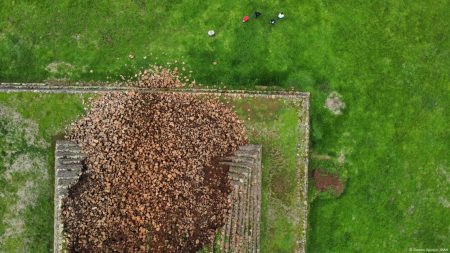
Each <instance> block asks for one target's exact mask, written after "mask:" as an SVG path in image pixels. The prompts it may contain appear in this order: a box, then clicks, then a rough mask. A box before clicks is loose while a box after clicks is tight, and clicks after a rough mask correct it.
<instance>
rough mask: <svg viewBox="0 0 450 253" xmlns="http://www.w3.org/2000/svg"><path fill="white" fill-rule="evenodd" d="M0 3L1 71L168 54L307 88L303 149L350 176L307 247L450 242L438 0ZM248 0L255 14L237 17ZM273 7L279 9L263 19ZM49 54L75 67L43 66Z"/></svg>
mask: <svg viewBox="0 0 450 253" xmlns="http://www.w3.org/2000/svg"><path fill="white" fill-rule="evenodd" d="M0 5H1V8H0V80H2V81H41V80H44V79H47V78H52V77H56V78H60V77H66V78H69V79H72V80H91V79H93V80H106V78H107V76H112V77H113V78H117V76H118V75H119V74H131V73H135V71H136V69H137V68H138V67H140V66H145V65H146V64H148V63H155V62H157V63H160V64H165V63H166V62H169V61H171V62H173V60H178V62H182V61H184V62H185V63H186V64H185V66H187V67H188V69H192V70H193V71H194V72H193V73H192V75H193V78H195V79H197V80H198V81H200V82H203V83H206V84H218V83H223V84H225V85H227V86H228V87H251V86H252V85H254V84H258V85H271V84H277V85H280V86H283V87H291V86H292V87H295V88H296V89H297V90H301V91H310V92H311V93H312V105H311V117H312V118H311V123H312V150H313V152H315V153H317V154H329V155H331V156H333V157H336V156H337V154H338V153H339V152H340V151H341V150H342V151H344V153H345V156H346V162H345V164H344V165H343V168H342V169H341V171H344V172H345V173H346V175H345V176H346V177H347V178H348V184H347V187H346V191H345V193H344V194H343V195H342V196H341V197H340V198H339V199H321V198H320V197H319V198H317V199H316V200H314V202H313V203H312V206H311V210H310V221H311V223H310V226H309V228H310V231H309V235H310V237H309V238H308V241H309V251H310V252H399V251H400V252H403V251H406V250H407V249H408V248H409V247H416V248H420V247H433V248H437V247H448V245H450V239H449V237H448V236H446V235H448V233H449V226H450V223H449V221H448V219H447V217H449V216H450V211H449V208H448V207H446V206H445V203H448V200H449V198H448V196H449V195H450V187H449V184H448V174H449V160H448V150H449V149H450V147H449V144H448V140H449V139H450V136H449V131H448V122H449V121H450V116H449V112H448V108H450V105H449V101H450V97H449V94H450V88H449V87H450V86H449V83H450V78H449V72H448V70H449V69H450V50H449V48H450V40H449V39H448V34H450V30H449V29H450V26H449V25H448V24H449V23H450V15H448V13H450V5H449V3H448V1H445V0H434V1H431V2H424V1H418V0H412V1H370V2H368V1H356V0H344V1H311V0H307V1H301V2H299V1H284V2H281V1H262V2H258V3H251V2H246V1H181V0H180V1H166V2H156V1H129V2H123V1H112V2H104V1H89V2H76V1H75V2H70V3H69V1H59V2H58V3H55V2H53V1H52V2H50V1H40V2H39V4H38V3H37V2H32V1H20V2H17V1H15V2H12V1H11V2H5V1H3V2H2V3H1V4H0ZM255 9H257V10H260V11H261V12H262V13H263V15H262V16H261V19H259V20H256V21H254V20H251V22H250V23H247V24H242V23H241V21H240V19H241V17H242V16H243V15H244V14H251V12H252V11H254V10H255ZM279 10H284V11H285V13H286V18H285V20H283V21H280V22H278V23H277V24H276V25H275V26H270V25H268V24H267V19H268V18H269V17H270V16H274V15H275V14H276V12H277V11H279ZM24 17H26V18H24ZM80 17H83V18H82V19H80ZM209 29H215V30H216V32H217V36H216V37H215V38H208V37H207V35H206V32H207V30H209ZM77 34H79V35H80V36H79V39H78V40H77V39H76V38H77V37H76V35H77ZM128 54H133V55H135V58H134V60H131V59H129V58H128ZM144 56H148V57H147V59H145V60H144V59H143V57H144ZM59 61H64V62H68V63H71V64H72V65H74V70H71V71H69V73H64V72H65V71H62V73H57V74H50V73H48V72H46V71H45V67H46V66H47V65H48V64H49V63H51V62H59ZM214 61H216V62H217V63H218V64H217V65H213V64H212V62H214ZM125 64H127V65H126V66H125ZM90 69H92V70H93V72H92V73H91V72H90V71H89V70H90ZM66 71H67V70H66ZM334 90H336V91H338V92H339V93H341V94H342V95H343V99H344V102H345V103H346V104H347V108H346V110H345V111H344V114H343V115H342V116H339V117H335V116H333V115H332V114H331V113H329V112H328V111H327V110H326V109H324V108H323V104H324V101H325V98H326V96H327V95H328V94H329V93H330V92H331V91H334ZM317 165H318V163H316V162H315V161H312V163H311V169H314V168H315V166H317ZM320 166H322V165H320ZM330 169H332V168H330ZM446 201H447V202H446ZM410 210H412V211H410Z"/></svg>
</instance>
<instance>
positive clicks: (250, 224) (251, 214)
mask: <svg viewBox="0 0 450 253" xmlns="http://www.w3.org/2000/svg"><path fill="white" fill-rule="evenodd" d="M261 149H262V147H261V145H245V146H241V147H239V149H238V150H237V151H236V152H235V153H234V155H233V156H232V157H228V158H226V159H225V160H224V161H223V162H222V164H225V165H229V166H230V167H229V168H230V171H229V173H228V177H229V179H230V182H231V186H232V192H231V195H230V199H231V203H232V208H231V210H230V213H229V214H228V217H227V219H226V221H225V226H224V227H223V228H222V229H221V231H220V238H219V242H215V243H214V246H217V245H218V247H219V252H236V253H238V252H251V253H257V252H259V240H260V217H261V215H260V212H261ZM214 246H213V247H214ZM214 252H215V251H214Z"/></svg>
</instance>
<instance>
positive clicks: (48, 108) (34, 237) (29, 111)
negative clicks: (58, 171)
mask: <svg viewBox="0 0 450 253" xmlns="http://www.w3.org/2000/svg"><path fill="white" fill-rule="evenodd" d="M83 97H84V98H87V96H86V95H84V96H83ZM81 101H82V99H81V97H80V96H79V95H50V94H46V95H42V94H41V95H40V94H34V93H17V94H4V93H0V106H2V107H1V108H0V109H4V108H7V110H13V111H16V112H18V113H19V114H20V115H21V116H22V117H23V118H24V119H27V120H30V121H31V122H33V123H31V125H30V124H28V125H27V124H25V123H20V122H23V121H21V120H19V121H18V123H17V125H15V126H14V128H15V129H13V128H11V127H12V126H8V125H7V124H1V123H2V120H8V119H3V118H1V117H0V137H1V138H6V137H7V136H9V137H11V138H9V139H8V141H6V139H1V140H0V144H1V145H0V151H2V152H12V156H11V157H9V158H8V157H6V156H5V157H3V159H0V173H1V174H0V193H1V194H4V195H5V196H6V197H5V198H0V238H3V237H4V236H5V231H7V230H8V229H9V230H10V231H13V233H18V234H16V235H14V236H8V237H5V238H6V239H5V241H4V244H1V245H0V251H1V252H49V251H50V250H51V249H52V247H53V244H52V241H53V187H54V183H53V182H54V175H53V174H54V168H53V167H54V162H53V161H54V154H53V153H54V152H53V150H54V146H53V143H52V138H53V137H54V136H55V135H58V134H61V133H62V131H63V128H64V126H65V125H66V124H67V123H68V122H70V121H71V120H72V119H74V118H75V117H77V115H80V114H81V113H82V112H83V111H84V110H83V105H82V103H81ZM9 120H11V119H9ZM34 123H35V124H34ZM33 126H35V127H36V128H37V129H30V127H31V128H32V127H33ZM33 130H35V134H36V135H34V134H33V135H32V136H34V137H36V143H35V144H32V143H30V140H29V139H22V137H23V135H20V133H21V132H22V131H31V132H33ZM14 131H18V132H17V134H14V133H13V132H14ZM3 140H5V141H6V142H3ZM21 155H23V156H25V157H39V158H40V160H42V166H43V167H40V166H38V165H37V164H34V165H32V166H31V169H30V170H29V171H25V172H15V173H14V174H12V178H11V180H7V179H6V178H5V177H4V175H5V169H6V168H8V167H10V165H11V163H12V162H14V161H17V159H21V158H20V157H21ZM40 160H38V161H40ZM40 164H41V163H40ZM23 166H25V165H23ZM27 182H31V183H32V184H33V185H34V186H33V187H32V188H30V189H26V191H27V192H26V194H25V195H26V196H23V197H19V196H18V193H19V192H20V189H22V188H23V187H26V186H25V185H26V183H27ZM23 198H30V199H31V203H30V204H27V205H26V206H25V207H24V209H21V208H19V210H20V211H19V212H17V213H11V212H14V211H15V210H17V209H15V210H13V209H11V208H13V207H14V206H16V205H18V203H19V202H20V201H22V200H21V199H23ZM24 203H28V202H24ZM8 217H9V219H5V218H8ZM11 221H18V222H22V221H23V227H22V226H20V227H21V228H20V231H19V226H14V227H11V226H13V225H14V224H8V223H9V222H11Z"/></svg>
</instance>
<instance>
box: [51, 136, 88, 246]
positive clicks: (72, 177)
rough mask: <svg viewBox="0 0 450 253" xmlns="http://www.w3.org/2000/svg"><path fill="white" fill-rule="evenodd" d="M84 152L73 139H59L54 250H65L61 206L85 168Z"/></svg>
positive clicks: (56, 164) (56, 162)
mask: <svg viewBox="0 0 450 253" xmlns="http://www.w3.org/2000/svg"><path fill="white" fill-rule="evenodd" d="M84 158H85V154H83V152H82V150H81V149H80V147H79V146H78V145H77V144H75V143H74V142H71V141H65V140H58V141H56V147H55V218H54V238H53V243H54V251H53V252H55V253H59V252H65V250H64V249H63V223H62V221H61V208H62V202H63V199H64V198H65V197H66V196H67V195H68V192H69V188H70V187H71V186H72V185H74V184H75V183H76V182H78V179H79V178H80V176H81V172H82V170H83V160H84Z"/></svg>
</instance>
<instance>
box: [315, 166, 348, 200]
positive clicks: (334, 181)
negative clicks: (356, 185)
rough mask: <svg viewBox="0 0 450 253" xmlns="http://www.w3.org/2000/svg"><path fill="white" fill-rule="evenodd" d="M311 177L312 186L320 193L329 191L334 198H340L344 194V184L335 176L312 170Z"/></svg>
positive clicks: (319, 170) (320, 170)
mask: <svg viewBox="0 0 450 253" xmlns="http://www.w3.org/2000/svg"><path fill="white" fill-rule="evenodd" d="M313 177H314V186H315V187H316V189H317V190H319V191H321V192H324V191H329V190H331V191H332V192H333V193H334V195H335V196H340V195H341V194H342V193H343V192H344V184H343V183H342V181H341V180H340V179H339V177H337V176H336V175H332V174H330V173H328V172H326V171H324V170H322V169H317V170H314V174H313Z"/></svg>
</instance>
